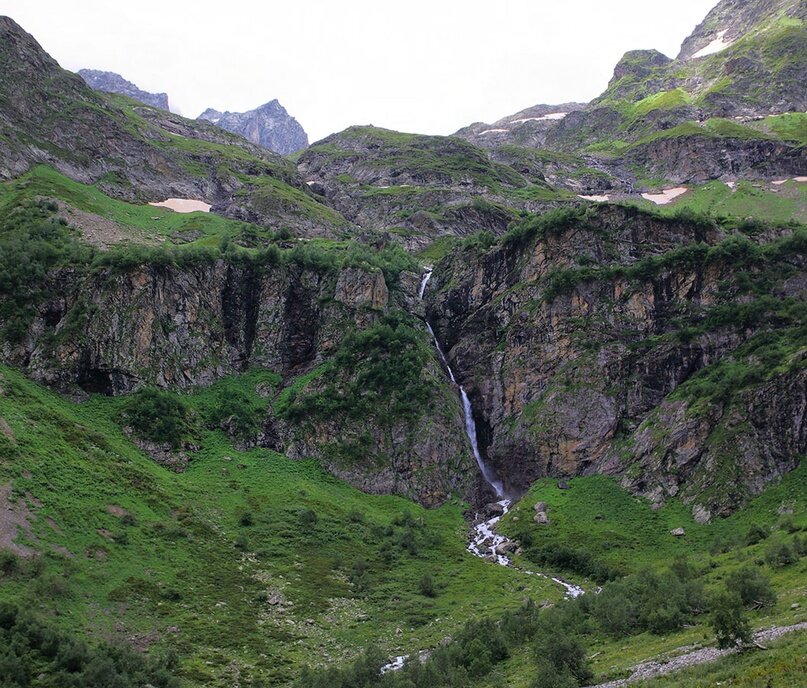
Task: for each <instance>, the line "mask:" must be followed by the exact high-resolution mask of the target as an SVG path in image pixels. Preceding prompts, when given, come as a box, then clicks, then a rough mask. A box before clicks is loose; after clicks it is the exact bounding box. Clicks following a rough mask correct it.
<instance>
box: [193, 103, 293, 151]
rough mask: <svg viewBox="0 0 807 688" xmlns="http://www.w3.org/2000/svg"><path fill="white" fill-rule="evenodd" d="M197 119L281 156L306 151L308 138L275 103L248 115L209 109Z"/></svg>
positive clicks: (281, 107)
mask: <svg viewBox="0 0 807 688" xmlns="http://www.w3.org/2000/svg"><path fill="white" fill-rule="evenodd" d="M199 119H201V120H206V121H208V122H212V123H213V124H215V125H216V126H217V127H221V128H222V129H226V130H227V131H231V132H233V133H234V134H239V135H240V136H243V137H244V138H245V139H247V141H252V143H254V144H257V145H258V146H263V147H264V148H268V149H269V150H271V151H274V152H275V153H279V154H280V155H288V154H289V153H296V152H297V151H299V150H303V149H304V148H308V134H306V133H305V130H304V129H303V128H302V126H300V123H299V122H298V121H297V120H296V119H294V117H292V116H291V115H289V113H288V112H286V108H284V107H283V106H282V105H281V104H280V103H279V102H278V101H277V100H272V101H269V102H268V103H266V104H264V105H261V106H260V107H258V108H255V109H254V110H249V111H248V112H219V111H218V110H213V109H212V108H208V109H207V110H205V111H204V112H203V113H202V114H201V115H199Z"/></svg>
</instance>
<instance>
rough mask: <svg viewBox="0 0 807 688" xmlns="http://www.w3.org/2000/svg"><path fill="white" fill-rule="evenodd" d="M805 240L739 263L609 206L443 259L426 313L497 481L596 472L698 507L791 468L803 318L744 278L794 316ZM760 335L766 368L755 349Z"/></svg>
mask: <svg viewBox="0 0 807 688" xmlns="http://www.w3.org/2000/svg"><path fill="white" fill-rule="evenodd" d="M786 233H787V232H786V231H785V234H786ZM802 240H803V237H802V239H800V240H798V241H796V242H795V244H793V245H790V244H788V246H790V248H791V249H792V251H790V250H782V251H781V252H780V253H776V251H778V250H779V249H776V251H774V250H773V249H769V250H771V251H772V252H773V253H776V255H777V256H779V257H778V258H777V259H776V261H777V262H775V264H768V263H765V262H764V261H763V260H762V259H759V260H756V259H754V260H750V261H747V262H743V263H742V264H741V265H738V264H737V261H735V260H733V259H732V257H731V250H730V248H728V247H730V246H732V245H733V244H732V242H734V241H742V242H743V243H742V246H743V247H744V248H749V249H750V248H751V246H752V243H751V242H750V241H749V242H748V244H747V245H746V243H744V242H745V241H746V240H745V239H742V240H739V239H736V238H732V239H729V238H727V237H726V236H725V235H724V234H723V231H722V230H721V229H720V228H718V227H717V226H716V225H710V224H698V223H691V222H690V223H687V222H680V221H673V220H661V219H658V218H653V217H651V216H648V215H644V214H637V213H636V212H635V211H632V210H629V209H625V208H620V207H615V206H613V207H608V206H606V207H603V208H600V209H598V210H597V211H595V212H593V213H588V214H585V213H584V214H577V216H571V219H570V220H567V221H566V222H565V223H561V228H560V229H558V228H556V229H553V230H548V231H547V232H546V233H545V235H544V236H539V237H538V238H532V239H529V240H526V241H522V242H517V241H514V242H511V243H508V244H506V245H504V246H500V247H497V248H495V249H492V250H490V251H488V252H486V253H483V254H481V255H474V254H473V253H469V252H459V253H457V254H455V255H454V256H452V257H449V258H447V259H446V260H445V261H444V262H443V263H441V264H440V265H438V268H437V270H436V271H435V277H434V278H433V279H434V280H435V292H434V293H433V294H432V297H431V299H430V301H429V305H428V313H429V316H430V318H431V321H432V323H433V325H434V327H435V330H436V331H437V333H438V336H439V337H440V338H441V341H442V342H443V345H444V347H445V349H446V351H447V355H448V357H449V359H450V361H451V365H452V367H453V368H454V370H455V372H456V373H457V377H458V379H459V380H460V382H462V383H463V384H464V385H465V386H466V388H467V389H469V394H470V395H471V398H472V400H473V401H474V404H475V408H476V409H477V411H478V414H479V418H478V421H479V425H480V427H481V428H482V429H483V431H482V433H481V434H482V438H483V443H484V444H485V446H486V451H487V454H488V457H489V458H490V460H491V461H492V462H493V464H494V465H495V466H496V468H497V470H498V472H499V474H500V475H502V476H505V477H506V479H507V480H508V481H509V482H510V485H511V487H512V488H513V489H515V490H517V491H518V490H520V489H524V488H526V487H527V486H528V485H529V484H530V483H531V482H532V481H534V480H535V479H536V478H539V477H542V476H546V475H555V476H572V475H580V474H587V473H595V472H607V473H611V474H615V475H619V476H621V477H622V479H623V482H624V484H625V485H626V486H628V487H630V488H631V489H633V490H634V491H636V492H639V493H641V494H644V495H646V496H648V497H650V498H652V499H654V500H656V501H662V500H663V499H664V498H665V497H667V496H671V495H675V494H680V495H682V496H683V497H684V498H685V499H686V500H687V501H689V502H691V503H693V508H697V510H698V511H697V513H699V514H701V515H703V516H704V517H705V514H712V513H716V512H721V511H728V510H731V509H732V508H734V507H735V506H736V505H737V504H738V503H739V502H741V501H742V500H743V499H745V498H747V497H748V496H749V495H752V494H757V493H758V492H760V491H761V490H762V488H763V486H764V485H765V484H766V482H767V481H769V480H771V479H772V478H773V477H775V476H777V475H780V474H781V473H783V472H785V471H788V470H790V469H792V468H793V467H794V466H795V465H796V464H797V463H798V460H799V456H800V455H801V454H803V453H804V452H805V450H807V444H805V440H807V435H806V434H805V432H806V431H805V418H806V416H805V414H806V413H807V406H805V394H804V389H805V384H806V383H807V370H805V366H804V352H803V348H801V347H802V345H803V340H802V339H800V338H801V336H802V335H801V334H800V333H802V332H803V325H802V324H801V322H802V321H801V320H800V319H797V320H796V323H797V325H796V326H795V329H792V327H793V323H792V322H788V318H787V317H786V316H783V315H781V314H777V313H776V309H777V308H778V307H779V306H777V305H776V304H771V303H768V302H767V301H765V300H764V298H763V297H762V296H756V295H755V294H754V293H753V290H749V287H748V282H747V280H750V281H751V282H755V283H756V282H757V281H759V284H760V285H761V284H763V283H764V284H765V286H764V287H760V290H761V292H762V293H764V289H766V288H768V285H769V284H770V285H771V286H770V288H771V289H772V292H773V294H776V295H777V297H778V298H781V299H786V300H787V301H783V303H785V302H787V303H789V302H790V301H792V303H793V304H795V305H794V306H793V307H794V308H803V305H804V300H805V297H807V292H806V291H805V283H804V280H803V270H804V267H805V264H804V260H805V258H804V249H803V246H801V244H800V243H799V242H800V241H802ZM760 241H763V242H771V241H786V240H784V239H774V237H772V236H769V237H765V238H764V239H760ZM726 242H728V244H727V243H726ZM753 245H755V244H753ZM707 246H712V247H713V249H712V252H711V254H710V253H709V249H707V248H706V247H707ZM777 246H778V244H777ZM684 247H688V248H686V249H685V248H684ZM720 247H723V248H720ZM724 250H725V251H726V254H725V257H720V256H721V255H723V254H722V252H723V251H724ZM689 251H692V255H688V252H689ZM707 256H711V257H707ZM771 282H772V283H771ZM760 299H762V301H760ZM756 309H758V310H756ZM750 311H754V313H755V317H754V318H748V317H747V313H748V312H750ZM743 314H746V315H743ZM768 340H771V341H776V342H779V344H777V346H781V347H782V349H781V350H779V349H777V350H778V351H779V354H777V355H781V368H777V369H776V370H774V369H771V368H768V367H766V366H762V367H760V364H759V360H758V359H757V358H755V357H756V356H759V355H762V354H761V353H760V352H761V351H762V350H763V349H764V348H765V347H767V346H769V345H770V341H768ZM800 341H801V343H799V342H800ZM764 342H767V343H765V344H764V345H763V343H764ZM760 347H762V348H760ZM766 365H767V364H766ZM732 366H733V367H732ZM729 368H730V369H731V371H732V372H731V373H729V372H728V371H729ZM763 368H764V372H763ZM726 376H729V378H726ZM732 376H736V378H735V377H732ZM727 379H730V380H733V382H726V380H727ZM763 400H767V401H763ZM763 407H764V408H763Z"/></svg>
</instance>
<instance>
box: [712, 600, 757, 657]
mask: <svg viewBox="0 0 807 688" xmlns="http://www.w3.org/2000/svg"><path fill="white" fill-rule="evenodd" d="M711 608H712V615H711V624H712V628H713V629H714V632H715V637H716V638H717V646H718V647H719V648H721V649H725V648H730V647H736V646H737V645H746V644H748V643H750V642H751V626H750V625H749V623H748V618H747V617H746V615H745V612H744V610H743V601H742V600H741V599H740V596H739V595H738V594H737V593H734V592H730V591H728V590H725V591H720V592H718V593H716V594H715V595H714V596H713V597H712V603H711Z"/></svg>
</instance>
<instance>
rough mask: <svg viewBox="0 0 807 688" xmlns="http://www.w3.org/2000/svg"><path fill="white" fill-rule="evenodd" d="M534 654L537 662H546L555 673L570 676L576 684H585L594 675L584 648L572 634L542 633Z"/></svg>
mask: <svg viewBox="0 0 807 688" xmlns="http://www.w3.org/2000/svg"><path fill="white" fill-rule="evenodd" d="M536 654H537V655H538V658H539V662H546V663H548V664H549V665H550V666H551V667H552V668H553V669H554V673H555V675H557V676H559V677H563V676H571V677H572V678H574V679H575V681H576V682H577V684H578V685H585V684H586V683H588V681H590V680H591V679H592V678H593V677H594V674H593V672H592V671H591V667H590V666H589V664H588V660H587V659H586V650H585V648H584V647H583V645H582V644H581V643H580V641H579V640H578V639H577V638H575V637H574V636H571V635H566V634H561V633H544V634H542V635H541V636H540V637H539V639H538V643H537V645H536ZM560 685H563V684H562V683H561V684H560Z"/></svg>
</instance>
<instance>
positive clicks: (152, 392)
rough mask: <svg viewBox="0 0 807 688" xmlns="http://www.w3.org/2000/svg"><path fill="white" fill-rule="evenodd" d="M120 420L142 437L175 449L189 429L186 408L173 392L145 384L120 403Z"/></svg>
mask: <svg viewBox="0 0 807 688" xmlns="http://www.w3.org/2000/svg"><path fill="white" fill-rule="evenodd" d="M121 416H122V419H123V420H124V422H125V423H127V424H128V425H129V426H130V427H131V428H132V431H133V432H134V433H135V434H136V435H137V436H138V437H141V438H143V439H147V440H151V441H153V442H159V443H161V444H170V445H171V447H172V448H174V449H176V448H178V447H179V446H180V444H181V443H182V440H183V438H184V436H185V435H186V433H187V432H188V429H189V419H188V409H187V407H186V406H185V404H184V403H183V402H182V401H181V400H180V399H179V398H178V397H177V396H176V395H175V394H171V393H169V392H163V391H161V390H158V389H154V388H151V387H147V388H144V389H141V390H139V391H137V392H135V393H134V394H132V395H131V396H130V397H129V398H128V399H127V400H126V403H125V404H124V405H123V410H122V411H121Z"/></svg>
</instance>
